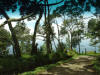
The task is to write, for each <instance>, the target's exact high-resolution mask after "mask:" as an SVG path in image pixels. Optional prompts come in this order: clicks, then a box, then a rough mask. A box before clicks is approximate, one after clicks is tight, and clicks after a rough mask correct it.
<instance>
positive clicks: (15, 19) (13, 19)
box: [0, 13, 33, 27]
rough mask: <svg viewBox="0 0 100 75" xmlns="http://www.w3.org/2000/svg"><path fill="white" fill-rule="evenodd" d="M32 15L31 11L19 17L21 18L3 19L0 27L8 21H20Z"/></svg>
mask: <svg viewBox="0 0 100 75" xmlns="http://www.w3.org/2000/svg"><path fill="white" fill-rule="evenodd" d="M32 15H33V13H31V14H29V15H27V16H24V17H21V18H10V19H8V20H6V21H4V22H3V23H2V24H0V27H3V26H4V25H5V24H7V23H8V22H16V21H21V20H24V19H27V18H29V17H31V16H32Z"/></svg>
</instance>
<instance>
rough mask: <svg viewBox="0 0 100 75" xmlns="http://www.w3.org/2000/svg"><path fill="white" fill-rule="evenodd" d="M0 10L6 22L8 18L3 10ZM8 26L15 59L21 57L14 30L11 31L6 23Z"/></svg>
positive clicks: (9, 24) (10, 27)
mask: <svg viewBox="0 0 100 75" xmlns="http://www.w3.org/2000/svg"><path fill="white" fill-rule="evenodd" d="M0 10H1V11H2V15H3V16H4V17H5V18H6V20H9V19H10V18H9V16H8V15H7V13H6V12H5V11H4V10H3V9H0ZM8 26H9V29H10V31H11V34H12V40H13V42H14V50H15V52H16V57H21V52H20V47H19V43H18V40H17V37H16V34H15V32H14V30H13V27H12V24H11V22H8Z"/></svg>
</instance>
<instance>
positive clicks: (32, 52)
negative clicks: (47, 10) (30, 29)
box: [31, 12, 42, 55]
mask: <svg viewBox="0 0 100 75" xmlns="http://www.w3.org/2000/svg"><path fill="white" fill-rule="evenodd" d="M41 18H42V12H41V13H40V15H39V18H38V20H37V22H36V23H35V29H34V34H33V38H32V50H31V55H33V54H37V46H36V32H37V27H38V25H39V22H40V20H41Z"/></svg>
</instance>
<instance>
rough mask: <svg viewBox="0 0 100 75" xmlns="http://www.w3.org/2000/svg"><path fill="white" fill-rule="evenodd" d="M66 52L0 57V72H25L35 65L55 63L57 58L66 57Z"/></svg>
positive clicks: (62, 58)
mask: <svg viewBox="0 0 100 75" xmlns="http://www.w3.org/2000/svg"><path fill="white" fill-rule="evenodd" d="M68 58H69V57H68V56H67V54H66V53H60V52H58V53H51V54H46V55H43V54H41V53H38V54H37V55H34V56H30V55H26V54H24V55H22V57H21V58H14V57H13V56H7V57H3V58H0V73H9V72H11V73H13V72H18V73H20V72H25V71H29V70H32V69H34V68H35V67H38V66H42V65H47V64H52V63H56V62H57V61H59V60H64V59H68Z"/></svg>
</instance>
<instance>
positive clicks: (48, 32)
mask: <svg viewBox="0 0 100 75" xmlns="http://www.w3.org/2000/svg"><path fill="white" fill-rule="evenodd" d="M46 4H47V0H45V26H46V48H47V53H51V49H50V42H51V40H50V31H49V27H50V26H49V23H47V21H48V22H49V19H48V20H47V18H46V14H47V11H46ZM48 9H49V7H48ZM48 13H49V11H48ZM48 18H49V14H48Z"/></svg>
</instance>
